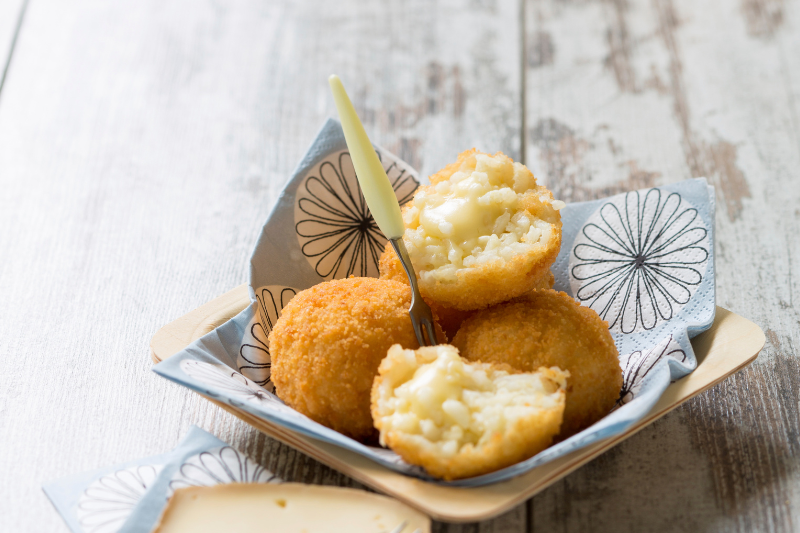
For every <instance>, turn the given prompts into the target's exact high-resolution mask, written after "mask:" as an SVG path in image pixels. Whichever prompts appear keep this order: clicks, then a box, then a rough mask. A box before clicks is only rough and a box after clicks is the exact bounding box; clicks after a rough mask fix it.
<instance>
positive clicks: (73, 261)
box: [0, 0, 525, 531]
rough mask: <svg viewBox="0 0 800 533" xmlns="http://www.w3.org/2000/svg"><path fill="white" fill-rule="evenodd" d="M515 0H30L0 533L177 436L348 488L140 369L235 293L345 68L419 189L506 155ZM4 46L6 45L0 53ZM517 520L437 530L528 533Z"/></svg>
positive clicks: (3, 181) (11, 243)
mask: <svg viewBox="0 0 800 533" xmlns="http://www.w3.org/2000/svg"><path fill="white" fill-rule="evenodd" d="M518 14H519V4H518V2H469V1H463V2H462V1H455V0H452V1H441V2H437V3H430V2H427V1H424V0H416V1H407V2H402V3H399V2H398V3H391V4H384V3H377V2H356V1H346V2H327V1H324V0H314V1H311V0H310V1H304V2H279V1H271V2H270V1H267V2H263V1H247V0H235V1H232V2H222V3H220V2H210V1H188V0H175V1H172V2H161V1H155V0H144V1H142V0H136V1H133V0H122V1H119V2H111V3H108V2H96V1H93V0H68V1H56V0H30V3H29V5H28V9H27V12H26V16H25V22H24V25H23V27H22V31H21V32H20V35H19V40H18V41H17V46H16V50H15V52H14V57H13V63H12V69H11V70H10V71H9V76H8V78H7V81H6V84H5V87H4V88H3V91H2V94H0V187H1V188H2V191H3V192H2V194H1V195H0V250H2V261H0V294H2V295H3V298H2V300H0V301H2V303H0V354H1V355H0V357H2V361H3V363H4V373H3V375H2V377H0V383H1V384H2V386H0V434H1V435H2V437H1V438H0V441H1V442H2V448H3V450H4V451H5V452H6V453H2V454H0V472H1V473H2V475H3V478H4V479H6V480H14V481H13V482H11V483H3V484H1V485H0V496H2V497H0V531H64V526H63V524H62V522H61V520H60V518H59V517H58V516H57V514H56V513H55V512H54V511H53V509H52V508H51V507H50V505H49V503H48V502H47V500H46V498H45V497H44V495H43V494H42V492H41V490H40V486H41V484H42V483H44V482H47V481H50V480H53V479H56V478H59V477H62V476H65V475H68V474H72V473H75V472H81V471H86V470H90V469H94V468H97V467H99V466H102V465H110V464H115V463H119V462H121V461H126V460H129V459H131V458H135V457H142V456H147V455H151V454H155V453H160V452H163V451H164V450H168V449H170V448H172V447H173V446H174V445H175V444H176V443H177V442H178V440H179V439H180V437H181V436H182V435H184V434H185V432H186V430H187V429H188V427H189V426H190V425H191V424H197V425H199V426H201V427H203V428H205V429H207V430H209V431H211V432H213V433H214V434H216V435H217V436H218V437H220V438H221V439H223V440H225V441H227V442H229V443H231V444H232V445H234V446H236V447H238V448H240V449H242V450H243V451H244V452H246V453H248V454H251V455H252V456H253V457H254V458H256V459H257V460H260V461H262V462H264V463H265V465H266V466H267V467H269V468H271V469H273V470H274V471H275V472H276V473H277V474H278V475H280V476H281V477H283V478H285V479H289V480H294V481H304V482H309V483H320V484H332V485H345V486H358V485H357V484H356V483H355V482H353V481H352V480H350V479H349V478H347V477H346V476H343V475H341V474H339V473H337V472H335V471H333V470H331V469H329V468H326V467H322V466H321V465H320V464H319V463H317V462H315V461H313V460H312V459H310V458H308V457H307V456H304V455H302V454H300V453H298V452H295V451H293V450H291V449H290V448H288V447H286V446H284V445H282V444H280V443H278V442H277V441H275V440H273V439H270V438H267V437H266V436H264V435H263V434H261V433H259V432H258V431H256V430H255V429H253V428H251V427H249V426H248V425H246V424H244V423H242V422H240V421H239V420H237V419H236V418H234V417H232V416H230V415H229V414H227V413H225V412H223V411H221V410H220V409H218V408H217V407H215V406H213V405H210V404H209V403H208V402H206V401H205V400H204V399H202V398H200V397H198V396H197V395H194V394H191V393H189V392H188V391H187V390H185V389H183V388H181V387H178V386H176V385H173V384H171V383H168V382H167V381H165V380H163V379H161V378H159V377H157V376H156V375H154V374H153V373H152V372H150V366H151V363H150V362H149V360H148V357H147V353H148V342H149V339H150V337H151V336H152V335H153V334H154V333H155V331H156V330H157V329H158V328H159V327H160V326H162V325H163V324H166V323H167V322H169V321H171V320H173V319H175V318H176V317H179V316H181V315H183V314H184V313H186V312H187V311H189V310H191V309H193V308H195V307H197V306H198V305H200V304H202V303H204V302H206V301H208V300H210V299H212V298H213V297H215V296H217V295H219V294H221V293H223V292H225V291H227V290H229V289H231V288H233V287H235V286H237V285H239V284H241V283H243V282H245V281H246V279H247V262H248V259H249V255H250V251H251V248H252V246H253V243H254V241H255V238H256V236H257V235H258V232H259V230H260V227H261V225H262V223H263V222H264V220H265V219H266V216H267V214H268V212H269V209H270V207H271V206H272V204H273V203H274V202H275V200H276V198H277V195H278V193H279V191H280V190H281V188H282V186H283V184H284V183H285V181H286V180H287V179H288V177H289V175H290V174H291V172H292V170H293V168H294V167H295V165H296V164H297V163H298V161H299V160H300V157H301V156H302V155H303V153H304V151H305V149H306V148H307V146H308V145H309V144H310V142H311V141H312V139H313V137H314V135H315V133H316V131H317V130H318V129H319V127H320V126H321V125H322V123H323V121H324V119H325V118H327V117H328V116H332V115H333V113H334V108H333V102H332V100H331V98H330V96H329V94H328V87H327V83H326V79H327V76H328V75H329V74H330V73H331V72H337V73H338V74H339V75H340V76H341V77H342V79H343V80H344V82H345V84H346V86H347V88H348V91H349V92H350V94H351V95H352V96H353V99H354V102H355V104H356V106H357V108H358V110H359V112H360V113H361V115H362V118H363V120H364V123H365V125H366V127H367V129H368V131H369V132H370V134H371V135H372V136H373V139H374V140H375V141H376V142H379V143H381V144H382V145H384V146H385V147H387V148H388V149H390V150H393V151H395V152H396V153H398V154H399V155H401V156H402V157H404V158H405V159H407V160H409V161H411V162H413V163H414V164H415V165H416V166H417V167H418V168H420V169H422V170H423V171H424V172H430V171H432V170H435V169H436V168H437V167H438V166H441V165H443V164H444V163H446V162H448V161H450V160H452V159H453V158H454V157H455V155H456V154H457V153H458V152H459V151H460V150H463V149H465V148H467V147H470V146H472V145H477V146H480V147H482V148H483V149H485V150H503V151H506V152H508V153H510V154H512V155H514V156H516V157H518V156H519V151H520V146H521V145H520V139H521V121H522V117H521V115H520V113H519V109H520V102H521V93H520V76H521V70H520V55H521V54H520V46H519V45H520V40H521V35H520V32H519V27H520V25H519V19H518ZM0 37H2V35H0ZM524 520H525V511H524V508H523V509H517V510H516V511H513V512H511V513H509V514H507V515H505V516H504V517H503V518H501V519H498V520H495V521H492V522H489V523H487V524H481V525H475V526H463V527H462V526H458V527H449V526H446V525H442V524H438V525H436V529H435V530H436V531H520V530H522V529H524V527H525V522H524Z"/></svg>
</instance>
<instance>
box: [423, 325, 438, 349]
mask: <svg viewBox="0 0 800 533" xmlns="http://www.w3.org/2000/svg"><path fill="white" fill-rule="evenodd" d="M424 323H425V331H426V332H427V333H428V346H436V345H437V344H439V343H438V342H437V340H436V328H435V327H434V326H433V322H431V321H430V320H428V319H425V322H424Z"/></svg>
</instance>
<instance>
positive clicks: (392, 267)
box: [379, 244, 556, 340]
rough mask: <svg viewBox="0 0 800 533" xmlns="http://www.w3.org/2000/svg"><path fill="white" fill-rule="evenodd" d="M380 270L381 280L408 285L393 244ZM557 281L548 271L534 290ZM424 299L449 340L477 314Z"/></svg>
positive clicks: (387, 249)
mask: <svg viewBox="0 0 800 533" xmlns="http://www.w3.org/2000/svg"><path fill="white" fill-rule="evenodd" d="M379 268H380V272H381V279H391V280H394V281H399V282H400V283H404V284H406V285H408V276H407V275H406V271H405V270H403V265H401V264H400V261H399V260H398V259H397V254H396V253H395V251H394V248H392V245H391V244H387V245H386V249H385V250H384V251H383V254H381V259H380V263H379ZM555 279H556V278H555V276H553V273H552V272H550V271H549V270H548V271H547V272H546V273H545V275H544V276H542V277H541V278H539V279H538V280H537V281H536V284H535V285H534V287H533V289H532V290H536V289H551V288H553V283H555ZM422 299H423V300H425V303H427V304H428V305H429V306H430V308H431V310H432V311H433V314H434V316H435V317H436V319H437V320H438V321H439V325H441V326H442V329H443V330H444V332H445V334H446V335H447V338H448V339H451V340H452V339H453V337H455V336H456V332H458V328H460V327H461V324H462V323H463V322H464V321H465V320H466V319H467V318H469V317H470V316H472V315H473V314H474V313H475V311H461V310H460V309H456V308H454V307H447V306H446V305H443V304H441V303H439V302H437V301H436V300H434V299H432V298H431V297H430V296H425V295H423V296H422Z"/></svg>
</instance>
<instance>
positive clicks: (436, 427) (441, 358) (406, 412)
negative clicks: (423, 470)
mask: <svg viewBox="0 0 800 533" xmlns="http://www.w3.org/2000/svg"><path fill="white" fill-rule="evenodd" d="M418 355H419V356H421V357H422V359H423V361H422V362H420V361H419V360H418ZM380 373H381V375H382V376H384V380H383V381H382V382H381V384H380V389H379V391H378V397H379V401H380V402H381V403H380V409H379V416H380V424H378V425H379V427H380V429H381V444H383V445H385V440H384V439H385V435H386V434H387V433H388V432H391V431H400V432H402V433H406V434H411V435H419V436H420V437H422V438H424V439H425V440H427V441H429V442H430V443H432V444H433V445H434V446H435V447H436V448H437V449H438V451H439V453H441V454H442V455H443V456H453V455H455V454H456V453H458V452H459V450H461V448H462V447H464V446H467V445H472V446H481V445H482V444H485V443H486V442H488V441H489V440H491V439H492V436H493V435H497V434H503V433H504V432H505V431H506V430H507V429H508V428H510V427H511V426H512V425H513V423H514V422H515V421H516V420H519V419H522V418H526V417H529V416H531V415H532V414H535V413H536V412H538V411H539V410H541V409H551V408H554V407H557V406H558V405H559V403H562V404H563V395H562V394H560V393H559V391H563V390H564V389H565V387H566V377H567V374H566V373H563V372H561V371H560V370H558V369H555V368H554V369H540V371H538V372H535V373H524V374H509V373H508V372H505V371H502V370H496V369H494V368H493V367H492V366H491V365H484V364H481V363H467V362H466V361H465V360H464V359H462V358H461V357H460V356H459V355H458V350H457V349H456V348H455V347H453V346H450V345H439V346H435V347H429V348H422V349H420V350H417V351H416V355H415V352H414V351H413V350H403V349H402V348H401V347H400V346H399V345H394V346H392V347H391V348H390V349H389V353H388V355H387V357H386V359H385V360H384V362H383V363H381V372H380Z"/></svg>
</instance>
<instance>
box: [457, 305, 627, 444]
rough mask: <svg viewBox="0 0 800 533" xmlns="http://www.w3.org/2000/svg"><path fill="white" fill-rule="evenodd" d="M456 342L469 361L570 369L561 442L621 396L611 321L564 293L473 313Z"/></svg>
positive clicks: (515, 366)
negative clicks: (605, 319) (608, 321)
mask: <svg viewBox="0 0 800 533" xmlns="http://www.w3.org/2000/svg"><path fill="white" fill-rule="evenodd" d="M452 343H453V345H454V346H456V347H457V348H458V349H459V350H460V352H461V355H462V357H464V358H465V359H468V360H470V361H481V362H484V363H507V364H509V365H511V366H512V367H514V368H516V369H518V370H521V371H526V372H530V371H531V370H533V369H536V368H539V367H540V366H548V367H550V366H557V367H559V368H561V369H563V370H567V371H568V372H569V373H570V376H571V377H570V379H569V381H568V387H567V405H566V409H565V410H564V423H563V424H562V427H561V434H560V435H559V438H560V439H564V438H567V437H569V436H570V435H573V434H575V433H577V432H578V431H580V430H582V429H584V428H587V427H589V426H590V425H592V424H594V423H595V422H597V421H598V420H600V419H601V418H603V417H604V416H605V415H606V414H608V412H609V411H610V410H611V409H612V408H613V407H614V404H615V403H616V401H617V399H618V398H619V393H620V389H621V387H622V370H621V368H620V364H619V353H618V352H617V348H616V346H615V345H614V339H613V338H612V337H611V333H609V331H608V323H607V322H606V321H604V320H602V319H601V318H600V317H599V316H598V315H597V313H596V312H595V311H594V310H592V309H590V308H588V307H584V306H582V305H580V304H578V303H577V302H576V301H575V300H573V299H572V298H571V297H570V296H569V295H568V294H566V293H563V292H556V291H554V290H537V291H533V292H531V293H529V294H527V295H525V296H523V297H521V298H518V299H517V300H515V301H513V302H509V303H505V304H501V305H497V306H495V307H491V308H489V309H485V310H483V311H480V312H478V313H475V314H474V315H473V316H471V317H470V318H468V319H467V320H466V321H465V322H464V323H463V324H462V325H461V328H460V329H459V331H458V333H457V334H456V336H455V338H454V339H453V341H452Z"/></svg>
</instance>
